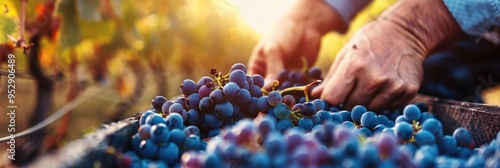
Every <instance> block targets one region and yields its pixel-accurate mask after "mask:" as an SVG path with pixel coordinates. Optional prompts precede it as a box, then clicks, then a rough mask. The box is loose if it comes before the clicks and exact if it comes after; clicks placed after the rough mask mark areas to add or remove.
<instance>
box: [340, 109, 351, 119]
mask: <svg viewBox="0 0 500 168" xmlns="http://www.w3.org/2000/svg"><path fill="white" fill-rule="evenodd" d="M339 114H340V115H342V119H343V121H352V118H351V112H349V111H346V110H342V111H340V112H339Z"/></svg>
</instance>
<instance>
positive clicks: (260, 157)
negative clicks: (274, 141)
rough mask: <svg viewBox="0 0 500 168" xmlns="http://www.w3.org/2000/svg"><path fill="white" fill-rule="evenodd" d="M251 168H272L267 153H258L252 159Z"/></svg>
mask: <svg viewBox="0 0 500 168" xmlns="http://www.w3.org/2000/svg"><path fill="white" fill-rule="evenodd" d="M250 167H271V159H270V157H269V156H268V155H267V154H266V153H264V152H257V153H255V154H254V155H253V156H252V158H250Z"/></svg>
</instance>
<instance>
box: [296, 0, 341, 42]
mask: <svg viewBox="0 0 500 168" xmlns="http://www.w3.org/2000/svg"><path fill="white" fill-rule="evenodd" d="M287 17H290V18H291V19H293V20H295V21H296V22H297V23H301V24H303V26H305V27H306V28H307V29H310V30H313V31H317V32H319V33H320V34H321V35H324V34H326V33H328V32H330V31H338V32H343V31H345V30H346V29H347V24H346V23H345V22H344V21H343V19H342V16H340V14H339V13H338V12H337V11H336V10H335V9H333V8H332V7H330V6H329V5H328V4H327V3H326V2H325V1H324V0H296V3H295V4H294V6H293V7H292V10H291V11H290V12H289V13H288V14H287Z"/></svg>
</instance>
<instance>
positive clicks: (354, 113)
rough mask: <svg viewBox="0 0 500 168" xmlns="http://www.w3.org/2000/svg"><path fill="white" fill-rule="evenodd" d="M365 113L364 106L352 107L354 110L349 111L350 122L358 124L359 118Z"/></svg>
mask: <svg viewBox="0 0 500 168" xmlns="http://www.w3.org/2000/svg"><path fill="white" fill-rule="evenodd" d="M366 112H367V110H366V108H365V106H362V105H357V106H354V108H352V110H351V118H352V121H354V122H357V123H360V122H361V116H363V114H364V113H366Z"/></svg>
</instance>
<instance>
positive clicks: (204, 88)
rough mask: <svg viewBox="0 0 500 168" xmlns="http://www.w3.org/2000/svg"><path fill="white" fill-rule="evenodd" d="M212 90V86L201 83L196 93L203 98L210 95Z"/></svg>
mask: <svg viewBox="0 0 500 168" xmlns="http://www.w3.org/2000/svg"><path fill="white" fill-rule="evenodd" d="M211 92H212V88H209V87H207V86H206V85H203V86H201V87H200V89H198V95H200V97H201V98H205V97H208V96H210V93H211Z"/></svg>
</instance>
